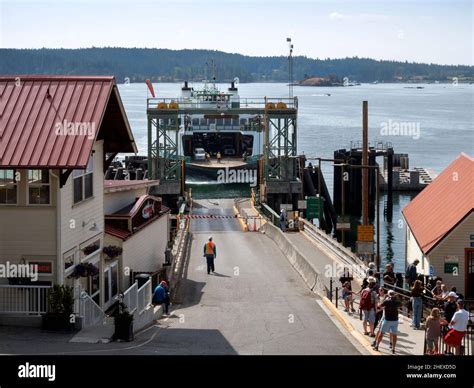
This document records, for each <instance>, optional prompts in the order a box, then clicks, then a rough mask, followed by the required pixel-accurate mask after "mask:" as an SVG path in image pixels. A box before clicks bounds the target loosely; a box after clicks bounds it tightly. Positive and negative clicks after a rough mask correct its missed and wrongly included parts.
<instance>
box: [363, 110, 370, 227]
mask: <svg viewBox="0 0 474 388" xmlns="http://www.w3.org/2000/svg"><path fill="white" fill-rule="evenodd" d="M368 116H369V114H368V101H363V102H362V165H363V166H368V165H369V117H368ZM362 224H363V225H368V224H369V170H368V169H367V168H364V169H362Z"/></svg>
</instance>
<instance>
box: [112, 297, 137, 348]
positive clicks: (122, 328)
mask: <svg viewBox="0 0 474 388" xmlns="http://www.w3.org/2000/svg"><path fill="white" fill-rule="evenodd" d="M114 323H115V332H114V336H113V339H114V340H115V341H127V342H130V341H133V314H130V312H129V311H128V309H127V305H126V304H125V303H123V302H122V301H120V302H119V304H118V312H117V313H116V314H115V319H114Z"/></svg>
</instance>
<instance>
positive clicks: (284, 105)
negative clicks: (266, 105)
mask: <svg viewBox="0 0 474 388" xmlns="http://www.w3.org/2000/svg"><path fill="white" fill-rule="evenodd" d="M276 107H277V109H286V108H288V107H287V106H286V104H285V103H284V102H279V103H278V104H277V105H276Z"/></svg>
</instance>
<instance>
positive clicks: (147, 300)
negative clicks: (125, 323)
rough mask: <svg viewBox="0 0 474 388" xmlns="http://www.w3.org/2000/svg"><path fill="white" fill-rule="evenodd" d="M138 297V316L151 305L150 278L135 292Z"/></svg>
mask: <svg viewBox="0 0 474 388" xmlns="http://www.w3.org/2000/svg"><path fill="white" fill-rule="evenodd" d="M137 297H138V314H142V313H143V312H144V311H145V310H146V308H147V307H148V306H149V305H150V304H151V298H152V290H151V278H150V279H148V281H147V282H146V283H145V284H144V285H142V286H141V287H140V288H139V289H138V292H137Z"/></svg>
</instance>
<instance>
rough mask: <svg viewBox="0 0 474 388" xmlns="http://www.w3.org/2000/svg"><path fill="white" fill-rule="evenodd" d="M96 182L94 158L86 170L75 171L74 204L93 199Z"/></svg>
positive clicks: (90, 160)
mask: <svg viewBox="0 0 474 388" xmlns="http://www.w3.org/2000/svg"><path fill="white" fill-rule="evenodd" d="M93 181H94V163H93V159H92V157H91V158H90V159H89V163H87V167H86V169H85V170H74V203H78V202H81V201H83V200H85V199H87V198H90V197H92V195H93V194H94V193H93V183H94V182H93Z"/></svg>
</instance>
